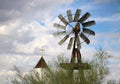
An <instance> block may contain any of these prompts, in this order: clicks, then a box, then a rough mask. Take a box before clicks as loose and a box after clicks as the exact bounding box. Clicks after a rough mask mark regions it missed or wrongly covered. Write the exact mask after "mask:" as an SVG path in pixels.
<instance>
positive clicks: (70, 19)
mask: <svg viewBox="0 0 120 84" xmlns="http://www.w3.org/2000/svg"><path fill="white" fill-rule="evenodd" d="M67 16H68V20H69V22H72V21H73V19H72V13H71V10H67Z"/></svg>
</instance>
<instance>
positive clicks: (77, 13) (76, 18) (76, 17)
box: [74, 9, 81, 22]
mask: <svg viewBox="0 0 120 84" xmlns="http://www.w3.org/2000/svg"><path fill="white" fill-rule="evenodd" d="M80 12H81V10H80V9H77V10H76V13H75V16H74V22H77V21H78V19H79V17H80Z"/></svg>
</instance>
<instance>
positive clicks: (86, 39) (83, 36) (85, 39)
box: [80, 33, 90, 44]
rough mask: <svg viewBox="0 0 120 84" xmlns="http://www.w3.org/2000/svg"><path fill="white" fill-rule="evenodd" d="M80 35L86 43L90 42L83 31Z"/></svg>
mask: <svg viewBox="0 0 120 84" xmlns="http://www.w3.org/2000/svg"><path fill="white" fill-rule="evenodd" d="M80 37H81V38H82V39H83V40H84V41H85V42H86V44H89V43H90V40H89V39H88V38H87V37H86V36H85V35H84V34H83V33H81V34H80Z"/></svg>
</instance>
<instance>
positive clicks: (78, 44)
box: [76, 37, 81, 50]
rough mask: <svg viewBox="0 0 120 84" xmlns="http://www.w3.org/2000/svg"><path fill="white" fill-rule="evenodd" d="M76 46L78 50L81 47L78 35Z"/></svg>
mask: <svg viewBox="0 0 120 84" xmlns="http://www.w3.org/2000/svg"><path fill="white" fill-rule="evenodd" d="M76 40H77V48H78V50H80V48H81V44H80V39H79V37H77V39H76Z"/></svg>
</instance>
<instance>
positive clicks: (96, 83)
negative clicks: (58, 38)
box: [12, 49, 120, 84]
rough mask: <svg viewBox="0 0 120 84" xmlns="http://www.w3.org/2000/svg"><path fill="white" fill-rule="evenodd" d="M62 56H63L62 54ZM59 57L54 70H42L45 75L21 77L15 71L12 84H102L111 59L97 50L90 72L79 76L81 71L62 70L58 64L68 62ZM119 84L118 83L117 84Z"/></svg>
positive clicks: (110, 81) (37, 73)
mask: <svg viewBox="0 0 120 84" xmlns="http://www.w3.org/2000/svg"><path fill="white" fill-rule="evenodd" d="M62 55H63V54H62ZM62 55H60V56H59V57H58V59H57V60H55V61H54V63H55V64H56V65H57V66H56V67H57V68H55V69H51V68H50V69H48V68H47V69H44V71H45V73H43V74H42V76H41V75H40V73H39V72H38V71H33V72H30V73H29V75H25V76H23V73H21V72H20V71H19V70H17V69H16V71H17V74H16V78H15V79H14V80H12V83H13V84H102V83H103V82H104V81H105V77H106V76H107V75H108V74H109V69H108V67H107V63H108V59H109V58H110V57H111V56H110V55H109V54H108V53H106V52H105V51H104V50H102V49H99V50H98V51H97V52H96V53H95V55H94V59H93V60H91V61H90V62H88V63H89V64H90V66H91V69H90V70H84V76H83V74H81V72H83V70H82V69H79V71H74V72H73V74H71V72H72V71H71V70H64V69H62V68H61V67H60V66H59V64H60V63H61V62H62V63H63V62H68V60H66V59H64V58H63V56H62ZM107 84H115V81H112V80H109V81H108V82H107ZM119 84H120V83H119Z"/></svg>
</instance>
